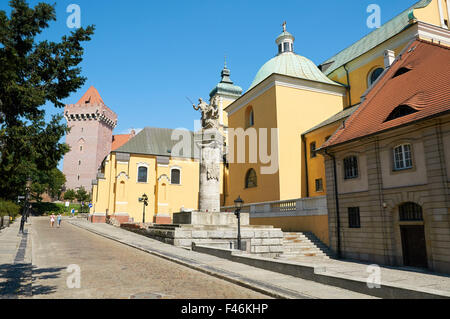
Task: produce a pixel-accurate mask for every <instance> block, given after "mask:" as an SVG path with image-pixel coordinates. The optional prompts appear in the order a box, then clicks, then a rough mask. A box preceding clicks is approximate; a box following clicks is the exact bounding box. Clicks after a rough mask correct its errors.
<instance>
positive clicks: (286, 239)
mask: <svg viewBox="0 0 450 319" xmlns="http://www.w3.org/2000/svg"><path fill="white" fill-rule="evenodd" d="M295 256H301V257H307V256H311V257H326V258H329V257H330V255H329V250H328V247H327V246H326V245H325V244H323V243H322V242H321V241H320V240H319V239H318V238H317V237H316V236H315V235H314V234H312V233H307V232H305V233H303V232H298V233H293V232H290V233H284V234H283V253H282V254H281V255H280V258H292V257H295Z"/></svg>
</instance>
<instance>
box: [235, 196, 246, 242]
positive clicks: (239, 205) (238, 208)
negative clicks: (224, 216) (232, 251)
mask: <svg viewBox="0 0 450 319" xmlns="http://www.w3.org/2000/svg"><path fill="white" fill-rule="evenodd" d="M243 204H244V201H243V200H242V199H241V196H239V197H238V198H237V199H236V200H235V201H234V207H235V208H236V210H235V212H234V214H235V215H236V217H237V219H238V235H237V245H238V250H241V209H242V205H243Z"/></svg>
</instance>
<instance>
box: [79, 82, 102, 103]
mask: <svg viewBox="0 0 450 319" xmlns="http://www.w3.org/2000/svg"><path fill="white" fill-rule="evenodd" d="M77 104H94V105H105V103H103V99H102V97H101V96H100V93H98V91H97V89H96V88H95V87H93V86H91V87H90V88H89V89H88V90H87V91H86V93H84V95H83V96H82V97H81V99H80V100H79V101H78V103H77Z"/></svg>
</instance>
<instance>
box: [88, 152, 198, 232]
mask: <svg viewBox="0 0 450 319" xmlns="http://www.w3.org/2000/svg"><path fill="white" fill-rule="evenodd" d="M139 167H146V168H147V181H146V182H138V169H139ZM172 169H179V170H180V173H181V174H180V184H174V183H172V181H171V170H172ZM102 172H103V175H102V176H101V177H100V178H98V179H97V182H96V183H97V185H94V188H93V193H94V196H93V207H92V209H91V214H92V215H93V216H99V218H100V219H99V220H98V221H104V219H105V218H104V217H103V218H102V217H101V216H106V215H108V216H111V217H114V218H116V219H118V220H119V221H121V222H126V221H128V220H129V219H131V220H134V221H136V222H142V221H143V220H144V219H143V217H144V216H143V215H144V212H143V203H142V202H140V201H139V198H140V197H142V195H143V194H146V195H147V196H148V206H147V207H146V208H145V222H155V223H170V222H171V220H172V215H173V213H176V212H180V211H181V210H182V209H185V210H197V209H198V192H199V180H198V176H199V163H198V161H195V160H192V159H184V158H170V159H168V160H161V159H160V158H158V157H157V156H153V155H140V154H130V155H129V158H127V156H124V155H119V156H118V155H117V153H116V152H112V153H111V154H110V155H109V156H108V158H107V159H106V160H105V164H104V168H103V170H102Z"/></svg>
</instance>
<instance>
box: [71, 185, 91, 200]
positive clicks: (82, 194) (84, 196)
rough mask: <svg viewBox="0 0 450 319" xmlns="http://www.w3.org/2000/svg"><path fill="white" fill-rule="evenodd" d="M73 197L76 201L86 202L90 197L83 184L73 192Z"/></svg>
mask: <svg viewBox="0 0 450 319" xmlns="http://www.w3.org/2000/svg"><path fill="white" fill-rule="evenodd" d="M75 197H76V199H77V201H78V202H80V203H81V202H86V201H88V200H89V199H90V195H89V193H88V192H87V191H86V190H85V189H84V187H83V186H81V187H80V188H79V189H77V192H76V193H75Z"/></svg>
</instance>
